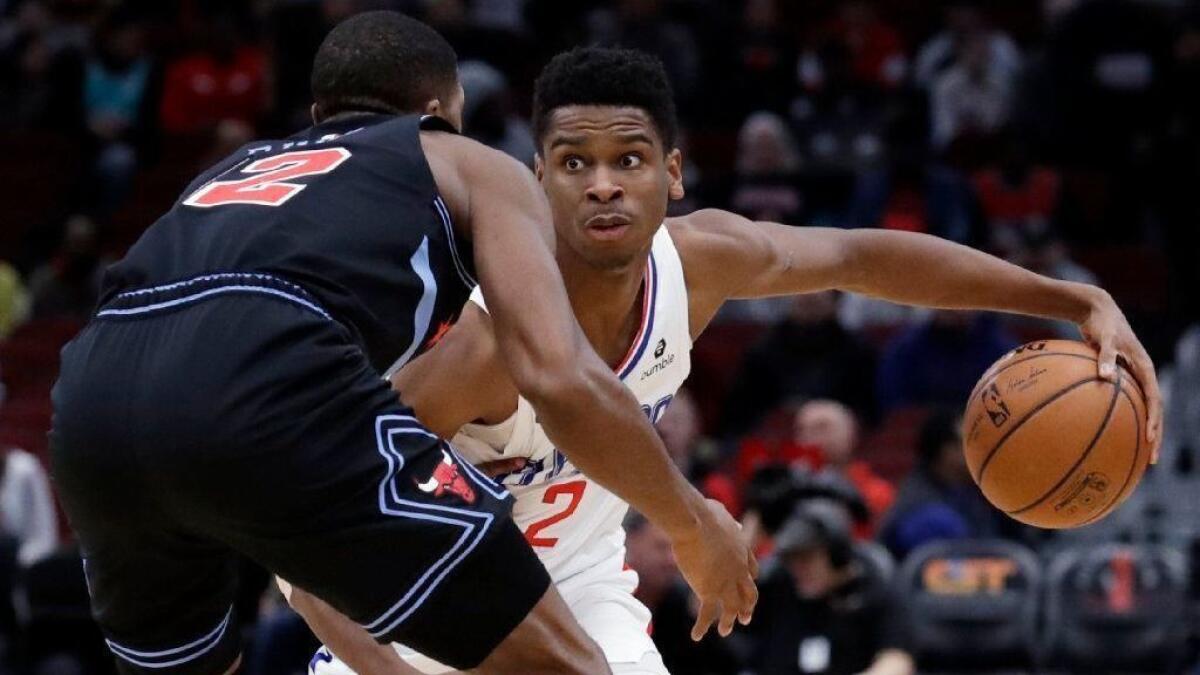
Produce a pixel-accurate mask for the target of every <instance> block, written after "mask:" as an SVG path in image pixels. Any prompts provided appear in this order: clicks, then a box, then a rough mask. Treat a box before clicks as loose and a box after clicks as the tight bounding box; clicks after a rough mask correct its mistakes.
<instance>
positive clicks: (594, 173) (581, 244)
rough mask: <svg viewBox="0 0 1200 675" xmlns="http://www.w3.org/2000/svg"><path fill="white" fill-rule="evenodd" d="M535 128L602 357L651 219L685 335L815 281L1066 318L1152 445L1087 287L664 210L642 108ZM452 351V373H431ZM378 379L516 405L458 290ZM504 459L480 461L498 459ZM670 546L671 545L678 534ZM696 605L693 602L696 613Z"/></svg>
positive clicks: (675, 180)
mask: <svg viewBox="0 0 1200 675" xmlns="http://www.w3.org/2000/svg"><path fill="white" fill-rule="evenodd" d="M548 128H549V131H548V133H547V136H546V138H545V139H543V142H542V148H541V153H540V154H539V156H538V158H537V162H536V165H535V168H536V173H537V177H538V180H539V181H540V182H541V184H542V187H543V189H544V190H545V192H546V194H547V197H548V199H549V204H550V210H551V212H552V213H553V220H554V225H555V230H556V232H557V234H558V241H559V246H558V248H557V249H556V259H557V262H558V266H559V269H560V270H561V272H562V277H563V280H564V283H565V286H566V288H567V292H568V296H569V301H570V304H571V307H572V309H573V310H574V312H575V314H576V316H577V318H578V319H579V322H580V325H581V326H582V329H583V332H584V334H585V335H586V336H587V339H588V341H589V342H590V343H591V344H592V346H593V347H594V349H595V350H596V352H597V353H598V354H599V355H600V358H601V359H602V360H603V361H604V362H606V364H607V365H608V366H609V367H612V366H614V365H616V364H617V363H619V362H620V361H621V359H622V358H623V357H624V355H625V353H626V351H627V350H628V347H629V344H630V342H631V341H632V340H633V338H634V333H635V332H636V331H637V328H638V322H639V321H640V318H641V294H642V281H643V278H644V268H645V261H646V256H647V255H648V253H649V250H650V247H651V245H652V242H653V237H654V234H655V233H656V232H657V230H658V228H659V226H660V224H664V223H665V226H666V227H667V229H668V231H669V232H670V234H671V237H672V239H673V241H674V243H675V245H676V248H677V249H678V251H679V254H680V258H681V260H682V262H683V267H684V275H685V278H686V283H687V287H688V311H689V328H690V332H691V334H692V336H693V338H695V337H698V336H699V335H700V334H701V333H702V332H703V331H704V329H705V328H706V327H707V326H708V324H709V322H710V321H711V320H712V318H713V317H714V316H715V315H716V313H717V311H718V310H719V309H720V307H721V306H722V305H723V304H724V303H725V302H726V301H728V300H729V299H732V298H750V297H766V296H772V295H786V294H794V293H806V292H814V291H820V290H826V289H830V288H839V289H843V290H848V291H855V292H860V293H864V294H867V295H872V296H875V297H881V298H886V299H889V300H893V301H897V302H904V303H908V304H917V305H926V306H931V307H942V308H960V309H992V310H998V311H1012V312H1020V313H1026V314H1036V315H1040V316H1047V317H1052V318H1060V319H1067V320H1072V321H1075V322H1076V323H1077V324H1079V325H1080V328H1081V330H1082V331H1083V334H1084V335H1085V337H1086V338H1087V339H1088V340H1089V341H1091V342H1092V343H1093V344H1095V345H1097V346H1099V347H1100V348H1101V354H1102V357H1101V366H1100V368H1101V376H1111V373H1110V374H1109V375H1106V374H1105V366H1106V365H1108V366H1111V365H1112V364H1113V363H1114V362H1115V357H1116V353H1117V352H1120V353H1122V354H1123V355H1125V356H1126V358H1127V359H1128V360H1129V361H1130V362H1131V363H1132V364H1133V365H1134V366H1135V375H1136V376H1138V377H1139V379H1141V381H1142V382H1143V383H1145V384H1146V385H1147V386H1146V391H1147V398H1148V400H1149V401H1150V402H1151V407H1150V410H1151V413H1150V419H1151V420H1152V424H1151V425H1149V426H1150V427H1151V428H1150V429H1149V430H1148V431H1149V434H1150V435H1148V440H1150V442H1152V443H1154V444H1155V447H1157V437H1158V428H1159V425H1160V424H1161V406H1158V407H1155V405H1154V404H1155V403H1156V402H1157V400H1158V399H1157V396H1158V394H1157V392H1158V388H1157V381H1156V379H1155V378H1154V371H1153V367H1152V365H1151V364H1150V363H1149V359H1148V358H1147V357H1145V352H1144V350H1143V349H1142V347H1141V344H1140V343H1139V342H1138V341H1137V338H1136V337H1135V336H1134V335H1133V332H1132V330H1131V329H1130V328H1129V326H1128V323H1127V322H1126V321H1125V319H1124V316H1123V315H1122V314H1121V313H1120V310H1119V309H1118V308H1117V307H1116V305H1115V304H1114V303H1113V302H1112V299H1111V298H1110V297H1109V296H1108V294H1107V293H1105V292H1104V291H1102V290H1101V289H1098V288H1095V287H1091V286H1085V285H1081V284H1072V283H1066V282H1058V281H1054V280H1051V279H1047V278H1045V277H1041V276H1038V275H1035V274H1032V273H1030V272H1028V271H1026V270H1023V269H1021V268H1019V267H1016V266H1013V265H1010V264H1008V263H1005V262H1003V261H1001V260H999V259H996V258H994V257H992V256H988V255H986V254H983V253H980V252H978V251H974V250H972V249H968V248H966V247H962V246H958V245H956V244H951V243H949V242H946V241H943V240H940V239H937V238H934V237H929V236H925V235H915V234H910V233H902V232H887V231H874V230H859V231H843V230H834V229H826V228H795V227H789V226H784V225H779V224H775V223H755V222H751V221H749V220H747V219H745V218H742V217H741V216H738V215H736V214H733V213H729V212H726V211H719V210H703V211H697V212H695V213H692V214H689V215H686V216H681V217H678V218H666V217H665V215H666V210H667V203H668V200H670V199H680V198H682V197H683V183H682V169H681V167H682V157H681V155H680V152H679V150H677V149H670V150H668V149H666V148H665V146H664V144H663V142H662V140H661V136H660V135H659V133H658V130H657V127H656V126H655V124H654V123H653V121H652V120H651V118H650V117H649V116H648V115H647V114H646V113H645V112H644V111H643V110H641V109H638V108H625V107H608V106H568V107H564V108H559V109H557V110H555V111H553V113H552V114H551V118H550V124H549V125H548ZM489 303H490V301H489ZM489 307H490V304H489ZM1139 363H1140V364H1141V367H1140V368H1138V367H1137V366H1138V364H1139ZM451 365H453V367H454V368H455V369H456V372H459V373H463V374H464V375H465V376H464V377H462V378H458V379H455V380H449V379H447V378H437V377H432V374H433V373H435V372H441V371H442V370H443V369H445V368H448V367H450V366H451ZM392 381H393V385H394V386H395V387H396V388H397V389H398V390H400V391H403V392H404V397H405V400H406V401H408V402H409V403H410V404H411V405H413V406H414V409H415V410H416V411H417V413H418V415H419V416H420V417H421V419H422V420H425V421H426V422H427V423H428V424H429V425H430V428H431V429H433V430H434V431H435V432H437V433H439V434H441V435H443V436H447V437H449V436H452V435H453V434H454V433H456V432H457V431H458V429H459V428H461V427H462V426H463V425H464V424H466V423H470V422H482V423H489V424H494V423H498V422H501V421H503V420H505V419H507V418H508V417H509V416H511V415H512V414H513V412H514V411H515V410H516V405H517V396H518V391H517V388H516V387H515V386H514V384H513V383H512V381H511V380H509V379H507V378H506V377H505V371H504V367H503V360H502V358H501V357H500V346H499V343H498V341H497V340H496V335H495V324H494V320H493V319H492V317H491V316H489V313H488V312H485V311H483V310H482V309H480V308H479V307H476V306H475V305H473V304H468V306H467V307H466V308H465V309H464V311H463V314H462V317H461V318H460V320H459V323H458V324H457V325H456V326H455V327H454V328H453V329H452V330H451V331H450V332H449V333H448V334H447V335H446V336H445V337H444V338H443V339H442V341H441V342H440V343H439V344H438V346H437V347H435V348H434V349H433V350H431V351H430V352H429V353H427V354H425V355H424V356H422V357H421V358H419V359H417V360H415V361H414V362H412V363H410V364H409V365H408V366H406V367H405V368H404V369H403V370H401V371H400V372H399V373H397V374H396V375H394V376H393V378H392ZM516 461H518V460H505V461H504V462H503V463H497V464H496V466H494V467H493V468H494V469H495V470H496V471H497V472H504V471H509V470H512V469H514V468H516V467H515V466H514V464H513V462H516ZM584 473H585V474H586V473H587V471H586V470H585V471H584ZM675 553H676V557H677V558H678V557H679V556H680V551H679V549H678V548H676V551H675ZM685 555H686V552H685ZM685 575H686V570H685ZM705 618H706V617H705V616H704V614H703V609H702V610H701V616H700V617H699V620H698V622H697V626H700V625H701V624H703V622H704V620H705ZM727 628H732V622H731V621H730V622H729V623H728V624H726V622H725V621H722V622H721V625H720V628H719V631H720V632H721V634H723V635H724V634H727V632H728V631H727ZM355 629H356V627H354V626H352V625H351V626H349V627H348V630H355ZM696 635H697V631H696V630H694V631H693V636H696ZM331 647H332V648H333V649H334V651H335V653H339V655H341V656H342V657H343V658H344V659H346V658H347V655H349V652H350V651H351V650H352V646H351V645H349V644H347V646H346V647H345V648H344V649H343V652H346V655H343V653H342V652H339V651H338V648H337V645H334V644H331ZM387 651H388V652H390V653H391V654H392V655H394V652H392V651H391V650H390V649H388V650H387Z"/></svg>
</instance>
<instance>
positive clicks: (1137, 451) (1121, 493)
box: [1078, 387, 1142, 527]
mask: <svg viewBox="0 0 1200 675" xmlns="http://www.w3.org/2000/svg"><path fill="white" fill-rule="evenodd" d="M1121 395H1122V396H1124V397H1125V400H1127V401H1129V409H1130V411H1132V412H1133V425H1134V426H1133V432H1134V440H1135V442H1136V445H1135V447H1134V451H1133V464H1132V465H1130V467H1129V473H1127V474H1125V482H1124V483H1123V484H1122V485H1121V489H1120V490H1117V494H1116V495H1115V496H1114V497H1113V498H1112V500H1111V501H1109V503H1108V504H1107V505H1105V507H1104V508H1103V509H1100V510H1099V511H1098V512H1096V514H1095V515H1093V516H1092V517H1091V518H1088V519H1087V520H1085V521H1083V522H1082V523H1080V524H1079V525H1078V527H1083V526H1084V525H1091V524H1092V523H1094V522H1096V521H1097V520H1100V519H1101V518H1103V517H1104V516H1106V515H1108V512H1109V511H1111V510H1112V509H1113V508H1115V507H1116V506H1118V505H1119V504H1120V503H1121V502H1122V501H1123V500H1124V499H1125V497H1126V496H1127V495H1126V494H1125V491H1126V490H1128V489H1129V484H1130V482H1132V481H1133V474H1135V473H1137V470H1138V464H1139V463H1140V462H1139V461H1138V460H1140V459H1141V457H1142V419H1141V415H1140V414H1138V409H1137V404H1136V403H1134V402H1133V397H1132V396H1130V395H1129V392H1127V391H1125V389H1124V387H1122V388H1121Z"/></svg>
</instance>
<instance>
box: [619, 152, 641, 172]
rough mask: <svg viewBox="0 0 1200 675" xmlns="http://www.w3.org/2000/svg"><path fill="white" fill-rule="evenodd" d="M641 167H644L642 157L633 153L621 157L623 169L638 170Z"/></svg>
mask: <svg viewBox="0 0 1200 675" xmlns="http://www.w3.org/2000/svg"><path fill="white" fill-rule="evenodd" d="M641 165H642V156H641V155H639V154H636V153H632V152H631V153H629V154H628V155H621V168H622V169H636V168H638V167H639V166H641Z"/></svg>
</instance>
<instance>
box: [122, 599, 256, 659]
mask: <svg viewBox="0 0 1200 675" xmlns="http://www.w3.org/2000/svg"><path fill="white" fill-rule="evenodd" d="M232 616H233V607H232V606H230V608H229V611H227V612H225V618H224V619H223V620H222V621H221V623H220V624H218V625H217V627H216V628H214V629H213V630H212V632H210V633H209V634H208V635H205V636H204V637H202V638H200V639H198V640H194V641H192V642H189V643H187V644H186V645H182V646H179V647H173V648H171V649H163V650H161V651H156V652H143V651H138V650H136V649H131V648H129V647H124V646H122V645H119V644H117V643H116V642H113V641H112V640H108V639H105V640H104V643H105V644H107V645H108V648H109V650H110V651H112V653H113V654H115V655H116V656H119V657H121V658H122V659H124V660H126V661H128V662H130V663H132V664H134V665H138V666H141V667H143V668H170V667H171V666H177V665H179V664H181V663H187V662H188V661H194V660H196V659H198V658H200V657H201V656H204V655H205V654H207V653H208V652H210V651H212V650H213V648H214V647H216V646H217V645H219V644H220V643H221V638H222V637H224V636H225V631H226V629H228V628H229V619H230V617H232Z"/></svg>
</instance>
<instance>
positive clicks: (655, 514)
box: [531, 354, 707, 538]
mask: <svg viewBox="0 0 1200 675" xmlns="http://www.w3.org/2000/svg"><path fill="white" fill-rule="evenodd" d="M588 360H593V361H594V362H595V365H589V366H584V367H578V370H577V372H579V373H580V376H579V377H577V378H573V379H574V384H573V391H569V392H563V393H561V394H558V395H552V396H546V397H543V398H542V399H541V400H534V399H531V402H532V403H533V404H534V406H535V408H536V409H537V412H538V419H539V421H541V423H542V425H543V426H544V428H545V429H546V432H547V434H548V435H549V437H550V439H551V440H553V441H554V443H555V446H556V447H558V448H560V449H561V450H562V451H563V452H564V453H565V454H566V455H567V457H568V458H569V459H570V460H571V462H572V463H573V464H574V465H575V466H576V467H577V468H579V470H580V471H582V472H583V473H584V474H585V475H586V476H587V477H588V478H591V479H593V480H595V481H596V482H598V483H600V484H601V485H603V486H604V487H605V488H607V489H609V490H611V491H612V492H613V493H615V494H616V495H618V496H619V497H621V498H622V499H624V500H625V501H627V502H629V504H630V505H631V506H633V508H634V509H636V510H638V511H639V512H641V513H642V514H643V515H645V516H646V518H647V519H649V520H650V521H651V522H653V523H654V524H655V525H658V526H659V527H661V528H662V529H663V530H664V531H665V532H666V533H667V534H668V535H670V536H672V537H673V538H674V537H677V536H686V535H689V534H694V533H695V532H696V527H697V525H698V523H699V522H701V519H702V518H703V517H704V516H705V514H706V513H707V511H706V507H705V504H704V498H703V497H702V496H701V495H700V493H699V492H697V491H696V489H695V488H693V487H692V485H691V484H690V483H688V481H687V479H686V478H684V476H683V474H682V473H680V471H679V469H678V468H677V467H676V466H675V464H674V463H673V462H672V461H671V459H670V457H669V456H668V455H667V453H666V449H665V448H664V447H663V445H662V441H661V439H660V438H659V437H658V434H657V433H656V432H655V431H654V428H653V427H652V426H651V425H650V422H649V420H647V418H646V416H645V414H644V413H643V412H642V410H641V407H640V406H639V405H638V402H637V400H636V399H635V398H634V396H633V394H631V393H630V391H629V390H628V389H627V388H626V387H625V386H624V385H622V384H621V382H620V380H618V379H617V378H616V377H615V376H614V375H613V374H612V372H611V371H609V370H608V369H607V368H606V367H605V366H604V364H603V363H602V362H601V361H600V360H599V358H597V357H596V356H594V355H592V354H588Z"/></svg>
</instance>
